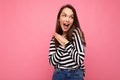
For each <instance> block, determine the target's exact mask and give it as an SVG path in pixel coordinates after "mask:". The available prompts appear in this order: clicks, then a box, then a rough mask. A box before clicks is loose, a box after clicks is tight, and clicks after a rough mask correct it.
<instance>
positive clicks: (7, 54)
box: [0, 0, 120, 80]
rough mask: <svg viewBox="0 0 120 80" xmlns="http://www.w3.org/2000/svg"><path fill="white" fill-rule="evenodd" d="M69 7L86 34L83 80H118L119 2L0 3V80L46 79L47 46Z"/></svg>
mask: <svg viewBox="0 0 120 80" xmlns="http://www.w3.org/2000/svg"><path fill="white" fill-rule="evenodd" d="M66 3H70V4H72V5H73V6H74V7H75V8H76V10H77V13H78V17H79V21H80V23H81V27H82V29H83V31H84V32H85V36H86V41H87V47H86V59H85V64H86V77H85V80H120V76H119V74H120V63H119V61H120V58H119V56H120V54H119V53H120V49H119V48H120V37H119V34H120V22H119V20H120V15H119V14H120V9H119V8H120V5H119V4H120V1H119V0H79V1H78V0H68V1H67V0H51V1H49V2H48V0H43V1H40V0H0V80H51V77H52V72H53V67H51V66H50V65H49V63H48V49H49V41H50V38H51V35H52V33H53V32H54V29H55V22H56V15H57V12H58V9H59V8H60V7H61V6H62V5H63V4H66Z"/></svg>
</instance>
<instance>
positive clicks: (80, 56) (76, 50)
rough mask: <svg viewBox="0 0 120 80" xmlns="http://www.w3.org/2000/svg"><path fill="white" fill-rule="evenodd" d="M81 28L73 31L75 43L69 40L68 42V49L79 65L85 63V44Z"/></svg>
mask: <svg viewBox="0 0 120 80" xmlns="http://www.w3.org/2000/svg"><path fill="white" fill-rule="evenodd" d="M79 33H80V32H79V29H75V30H74V32H73V37H74V40H73V43H71V42H69V43H67V44H66V48H65V49H66V50H67V52H68V54H69V55H71V56H72V59H73V60H74V61H75V62H76V63H77V64H78V65H81V66H82V65H84V57H85V54H84V46H83V45H82V42H81V39H80V36H79V35H80V34H79Z"/></svg>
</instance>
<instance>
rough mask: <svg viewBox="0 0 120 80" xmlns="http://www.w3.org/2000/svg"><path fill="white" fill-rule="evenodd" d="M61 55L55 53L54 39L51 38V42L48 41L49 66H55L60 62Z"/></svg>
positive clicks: (57, 52)
mask: <svg viewBox="0 0 120 80" xmlns="http://www.w3.org/2000/svg"><path fill="white" fill-rule="evenodd" d="M61 56H62V54H61V53H60V52H59V51H57V49H56V47H55V42H54V38H53V37H52V39H51V41H50V48H49V62H50V64H52V65H53V66H57V65H58V62H59V61H60V58H61Z"/></svg>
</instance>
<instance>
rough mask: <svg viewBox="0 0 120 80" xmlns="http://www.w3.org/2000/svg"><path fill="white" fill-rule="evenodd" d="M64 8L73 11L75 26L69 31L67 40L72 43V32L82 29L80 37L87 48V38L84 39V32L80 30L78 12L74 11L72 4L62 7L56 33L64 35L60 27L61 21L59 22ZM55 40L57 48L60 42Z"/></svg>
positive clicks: (58, 16)
mask: <svg viewBox="0 0 120 80" xmlns="http://www.w3.org/2000/svg"><path fill="white" fill-rule="evenodd" d="M64 8H69V9H71V10H72V12H73V16H74V20H73V25H72V26H71V28H70V29H69V31H68V32H67V36H66V38H67V39H68V40H69V41H72V32H73V30H74V29H75V28H79V29H80V37H81V41H82V43H83V45H84V46H86V42H85V37H84V33H83V31H82V29H81V28H80V24H79V21H78V18H77V13H76V10H75V9H74V7H73V6H72V5H70V4H66V5H64V6H62V7H61V8H60V10H59V12H58V15H57V21H56V30H55V31H56V32H57V33H58V34H60V35H62V34H63V31H62V28H61V26H60V21H59V18H60V14H61V12H62V10H63V9H64ZM54 40H55V46H56V47H57V46H58V45H59V42H58V41H57V40H56V39H54Z"/></svg>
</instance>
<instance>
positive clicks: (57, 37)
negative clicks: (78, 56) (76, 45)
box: [54, 32, 69, 46]
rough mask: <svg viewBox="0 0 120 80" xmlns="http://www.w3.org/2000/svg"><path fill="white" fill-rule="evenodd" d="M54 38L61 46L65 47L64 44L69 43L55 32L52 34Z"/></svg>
mask: <svg viewBox="0 0 120 80" xmlns="http://www.w3.org/2000/svg"><path fill="white" fill-rule="evenodd" d="M54 36H55V38H56V39H57V41H58V42H59V43H60V44H61V45H62V46H65V44H67V43H68V42H69V41H68V40H67V39H66V38H65V37H63V36H61V35H60V34H58V33H56V32H55V33H54Z"/></svg>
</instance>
